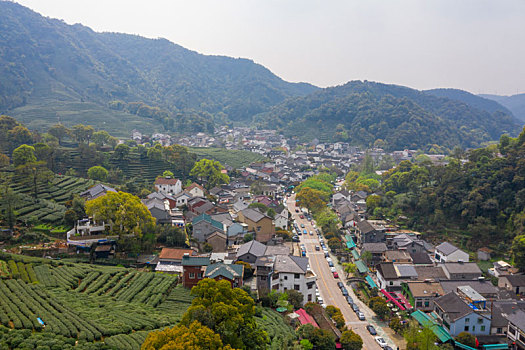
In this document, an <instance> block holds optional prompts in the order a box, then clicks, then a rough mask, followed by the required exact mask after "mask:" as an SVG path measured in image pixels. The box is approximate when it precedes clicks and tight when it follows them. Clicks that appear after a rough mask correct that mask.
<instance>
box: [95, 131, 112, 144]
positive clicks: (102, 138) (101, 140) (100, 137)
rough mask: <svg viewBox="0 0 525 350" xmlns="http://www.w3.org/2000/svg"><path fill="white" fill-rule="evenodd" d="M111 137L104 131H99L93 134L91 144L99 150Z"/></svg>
mask: <svg viewBox="0 0 525 350" xmlns="http://www.w3.org/2000/svg"><path fill="white" fill-rule="evenodd" d="M110 139H111V135H110V134H109V133H108V132H107V131H106V130H100V131H96V132H94V133H93V143H94V144H95V145H96V146H97V147H98V148H101V147H102V146H104V145H106V144H107V143H109V140H110Z"/></svg>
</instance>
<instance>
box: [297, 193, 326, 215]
mask: <svg viewBox="0 0 525 350" xmlns="http://www.w3.org/2000/svg"><path fill="white" fill-rule="evenodd" d="M295 198H296V200H297V204H298V205H299V206H301V207H305V208H308V209H309V210H311V211H312V212H314V213H316V212H319V211H320V210H321V209H323V208H326V201H325V199H324V198H326V195H325V193H324V192H322V191H319V190H316V189H314V188H310V187H303V188H301V189H300V190H299V192H298V193H297V195H296V197H295Z"/></svg>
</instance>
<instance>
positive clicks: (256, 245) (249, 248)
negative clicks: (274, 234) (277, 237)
mask: <svg viewBox="0 0 525 350" xmlns="http://www.w3.org/2000/svg"><path fill="white" fill-rule="evenodd" d="M265 252H266V246H265V245H264V244H262V243H261V242H259V241H256V240H252V241H250V242H248V243H244V244H243V245H241V246H240V247H239V250H237V257H239V256H242V255H245V254H248V253H251V254H253V255H254V256H257V257H259V256H263V255H264V253H265Z"/></svg>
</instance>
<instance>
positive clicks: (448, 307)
mask: <svg viewBox="0 0 525 350" xmlns="http://www.w3.org/2000/svg"><path fill="white" fill-rule="evenodd" d="M434 303H436V305H438V306H439V307H441V309H443V311H444V312H446V313H447V314H448V316H449V318H450V321H451V322H454V321H456V320H457V319H459V318H461V317H464V316H467V315H469V314H471V313H472V312H474V311H473V310H472V309H471V308H470V307H469V306H468V305H467V304H466V303H465V302H464V301H463V300H462V299H461V298H460V297H459V296H458V295H457V294H456V293H454V292H450V293H447V294H445V295H443V296H442V297H439V298H437V299H435V300H434Z"/></svg>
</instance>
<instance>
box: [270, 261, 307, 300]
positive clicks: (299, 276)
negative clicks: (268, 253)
mask: <svg viewBox="0 0 525 350" xmlns="http://www.w3.org/2000/svg"><path fill="white" fill-rule="evenodd" d="M316 280H317V276H316V275H315V273H314V272H313V271H312V270H310V268H309V267H308V258H306V257H299V256H292V255H276V256H275V260H274V262H273V269H272V274H271V281H270V287H271V289H272V290H277V291H279V292H281V293H283V292H286V291H287V290H296V291H298V292H300V293H301V294H302V295H303V297H304V299H303V303H307V302H315V291H316V286H315V282H316Z"/></svg>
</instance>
